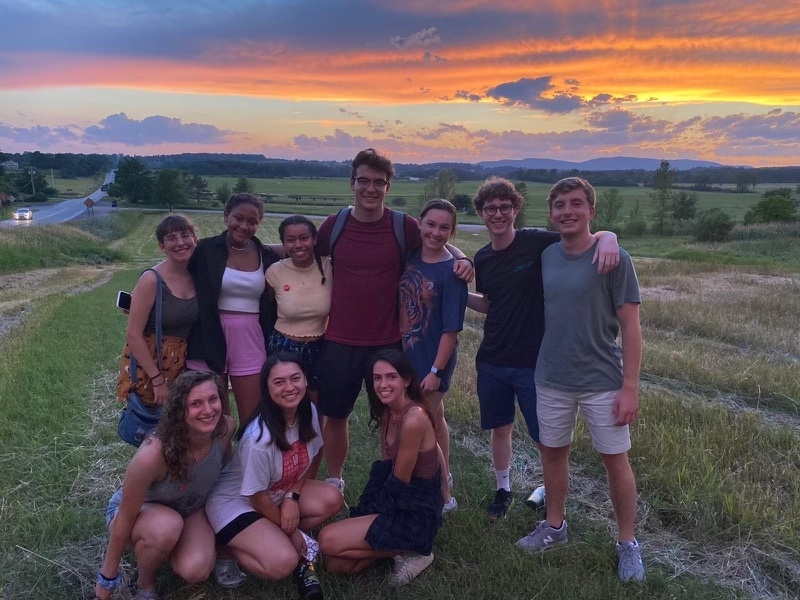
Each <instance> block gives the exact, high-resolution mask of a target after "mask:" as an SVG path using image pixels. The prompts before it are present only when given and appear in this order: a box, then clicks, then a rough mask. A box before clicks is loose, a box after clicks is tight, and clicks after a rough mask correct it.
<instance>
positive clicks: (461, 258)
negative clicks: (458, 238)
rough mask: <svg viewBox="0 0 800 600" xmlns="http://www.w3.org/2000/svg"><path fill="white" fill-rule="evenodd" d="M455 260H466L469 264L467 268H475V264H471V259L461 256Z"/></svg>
mask: <svg viewBox="0 0 800 600" xmlns="http://www.w3.org/2000/svg"><path fill="white" fill-rule="evenodd" d="M456 260H466V261H467V262H468V263H469V266H471V267H472V268H473V269H474V268H475V263H474V262H472V259H471V258H470V257H469V256H462V257H460V258H457V259H456Z"/></svg>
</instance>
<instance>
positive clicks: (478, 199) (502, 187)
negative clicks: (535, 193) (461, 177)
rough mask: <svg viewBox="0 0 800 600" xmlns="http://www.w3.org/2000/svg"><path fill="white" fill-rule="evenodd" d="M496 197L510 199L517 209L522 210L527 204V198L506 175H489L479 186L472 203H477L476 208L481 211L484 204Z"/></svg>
mask: <svg viewBox="0 0 800 600" xmlns="http://www.w3.org/2000/svg"><path fill="white" fill-rule="evenodd" d="M495 198H499V199H500V200H508V201H509V202H511V205H512V206H513V207H514V208H516V209H517V210H521V209H522V206H523V205H524V204H525V198H524V197H523V196H522V194H520V193H519V192H518V191H517V188H515V187H514V184H513V183H511V182H510V181H509V180H508V179H506V178H505V177H489V179H487V180H486V181H484V182H483V185H481V187H479V188H478V192H477V193H476V194H475V198H474V199H473V201H472V203H473V204H474V205H475V210H477V211H478V212H481V211H482V210H483V206H484V204H486V203H487V202H491V201H492V200H494V199H495Z"/></svg>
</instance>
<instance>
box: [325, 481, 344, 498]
mask: <svg viewBox="0 0 800 600" xmlns="http://www.w3.org/2000/svg"><path fill="white" fill-rule="evenodd" d="M325 483H332V484H333V485H335V486H336V487H338V488H339V491H340V492H342V496H344V479H339V478H338V477H328V478H327V479H326V480H325Z"/></svg>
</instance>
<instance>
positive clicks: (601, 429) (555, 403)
mask: <svg viewBox="0 0 800 600" xmlns="http://www.w3.org/2000/svg"><path fill="white" fill-rule="evenodd" d="M618 393H619V390H614V391H611V392H565V391H562V390H554V389H553V388H546V387H542V386H539V385H537V386H536V414H537V416H538V418H539V439H540V441H541V443H542V444H544V445H545V446H547V447H549V448H561V447H563V446H566V445H568V444H571V443H572V439H573V435H574V433H575V422H576V420H577V418H578V408H580V410H581V414H583V418H584V419H585V420H586V425H587V426H588V427H589V432H590V433H591V434H592V445H593V446H594V448H595V450H597V451H598V452H599V453H600V454H620V453H622V452H627V451H628V450H630V449H631V432H630V427H628V426H627V425H617V424H616V419H615V418H614V403H615V401H616V399H617V394H618Z"/></svg>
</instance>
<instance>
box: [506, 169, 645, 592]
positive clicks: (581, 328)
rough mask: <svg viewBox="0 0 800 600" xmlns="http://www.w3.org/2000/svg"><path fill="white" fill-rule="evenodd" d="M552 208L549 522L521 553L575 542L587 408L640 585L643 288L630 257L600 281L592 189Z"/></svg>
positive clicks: (628, 568)
mask: <svg viewBox="0 0 800 600" xmlns="http://www.w3.org/2000/svg"><path fill="white" fill-rule="evenodd" d="M548 204H549V206H550V220H551V221H552V223H553V225H554V226H555V229H556V231H558V233H559V234H561V241H560V242H558V243H556V244H553V245H552V246H550V247H548V248H547V249H546V250H545V251H544V252H543V253H542V287H543V290H544V313H545V327H544V331H545V332H544V338H543V340H542V345H541V349H540V351H539V359H538V362H537V363H536V371H535V380H536V395H537V403H536V410H537V415H538V419H539V438H540V441H541V446H540V451H541V457H542V469H543V471H544V485H545V490H546V493H547V518H546V519H545V520H544V521H541V522H540V523H539V524H538V526H537V527H536V529H534V531H533V532H531V533H530V534H529V535H527V536H525V537H524V538H522V539H521V540H519V541H518V542H517V546H519V547H520V548H522V549H523V550H527V551H530V552H539V551H543V550H549V549H551V548H554V547H556V546H558V545H560V544H564V543H566V541H567V522H566V521H565V520H564V505H565V502H566V495H567V487H568V484H569V450H570V444H571V443H572V437H573V432H574V428H575V419H576V417H577V412H578V408H580V409H581V413H582V414H583V416H584V418H585V420H586V423H587V426H588V428H589V431H590V432H591V435H592V442H593V444H594V447H595V449H596V450H597V451H598V452H599V453H600V455H601V456H602V458H603V464H604V466H605V468H606V474H607V477H608V486H609V492H610V495H611V504H612V505H613V507H614V513H615V515H616V518H617V528H618V542H617V553H618V557H619V564H618V569H617V573H618V576H619V578H620V579H621V580H622V581H640V580H642V579H644V566H643V564H642V558H641V550H640V548H639V544H638V543H637V541H636V538H635V537H634V523H635V521H636V503H637V496H636V480H635V479H634V475H633V470H632V469H631V466H630V462H629V460H628V450H630V447H631V438H630V430H629V425H630V423H632V422H633V421H634V419H636V415H637V413H638V409H639V394H638V386H639V368H640V366H641V357H642V334H641V326H640V324H639V304H640V302H641V297H640V295H639V284H638V281H637V279H636V272H635V271H634V269H633V264H632V263H631V259H630V256H629V255H628V254H627V253H626V252H625V251H624V250H622V249H620V264H619V267H618V268H617V269H616V270H614V271H612V272H611V273H608V274H606V275H599V274H598V273H597V269H596V268H595V267H594V266H593V265H592V257H593V255H594V251H595V243H596V242H595V239H594V237H593V236H592V234H591V230H590V228H589V224H590V222H591V220H592V218H593V217H594V212H595V191H594V188H592V186H591V185H590V184H589V183H588V182H587V181H585V180H584V179H581V178H579V177H569V178H567V179H562V180H561V181H559V182H558V183H556V184H555V185H554V186H553V188H552V189H551V190H550V195H549V197H548ZM620 334H621V340H622V344H621V345H620V344H619V343H618V342H617V337H618V336H619V335H620Z"/></svg>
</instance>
